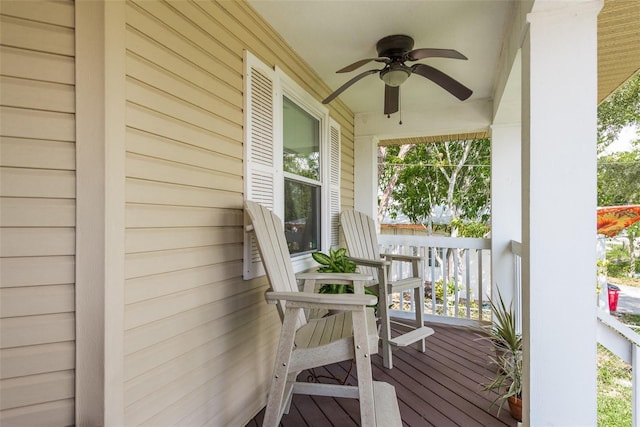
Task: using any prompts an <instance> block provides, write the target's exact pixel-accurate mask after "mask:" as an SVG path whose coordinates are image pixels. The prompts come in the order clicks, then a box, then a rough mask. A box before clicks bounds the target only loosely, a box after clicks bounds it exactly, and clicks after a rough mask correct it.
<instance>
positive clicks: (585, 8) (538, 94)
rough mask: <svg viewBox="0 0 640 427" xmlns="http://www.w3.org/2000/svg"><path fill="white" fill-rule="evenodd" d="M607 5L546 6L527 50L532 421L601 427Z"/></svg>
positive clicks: (525, 219) (526, 274)
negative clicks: (597, 293)
mask: <svg viewBox="0 0 640 427" xmlns="http://www.w3.org/2000/svg"><path fill="white" fill-rule="evenodd" d="M601 7H602V3H601V2H599V1H563V0H558V1H537V2H536V3H535V4H534V5H533V9H532V12H531V13H529V15H528V16H527V20H528V22H529V28H528V31H527V33H526V34H525V36H524V40H523V47H522V73H523V74H522V117H523V120H522V128H523V129H522V130H523V132H522V157H523V168H522V172H523V174H522V181H523V182H522V198H523V205H522V214H523V216H522V223H523V230H522V238H523V241H522V244H523V245H522V250H523V256H522V276H523V277H522V278H523V283H522V285H523V336H524V378H523V380H524V389H523V397H524V407H523V417H524V420H523V421H524V424H525V425H531V426H546V425H556V426H560V425H580V426H595V425H596V418H597V414H596V406H597V405H596V306H595V304H594V303H593V296H594V287H595V275H596V251H595V248H594V239H595V237H596V227H595V215H596V162H597V156H596V88H597V15H598V12H599V10H600V9H601ZM563 215H564V216H563ZM560 384H563V385H567V386H568V387H569V390H568V389H567V387H564V386H559V385H560Z"/></svg>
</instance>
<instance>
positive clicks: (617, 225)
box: [598, 205, 640, 237]
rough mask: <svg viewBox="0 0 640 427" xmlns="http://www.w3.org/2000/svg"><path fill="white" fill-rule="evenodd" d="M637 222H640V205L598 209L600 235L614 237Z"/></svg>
mask: <svg viewBox="0 0 640 427" xmlns="http://www.w3.org/2000/svg"><path fill="white" fill-rule="evenodd" d="M636 221H640V205H627V206H609V207H604V208H598V234H604V235H605V236H607V237H613V236H615V235H616V234H618V233H620V232H621V231H622V230H624V229H625V228H627V227H629V226H630V225H631V224H633V223H634V222H636Z"/></svg>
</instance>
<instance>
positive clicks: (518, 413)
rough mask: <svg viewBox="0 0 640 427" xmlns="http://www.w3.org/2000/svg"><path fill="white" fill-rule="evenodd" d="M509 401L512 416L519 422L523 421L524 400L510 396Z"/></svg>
mask: <svg viewBox="0 0 640 427" xmlns="http://www.w3.org/2000/svg"><path fill="white" fill-rule="evenodd" d="M507 401H508V402H509V411H511V416H512V417H513V418H515V419H516V420H518V421H522V399H519V398H517V397H515V396H510V397H509V398H508V399H507Z"/></svg>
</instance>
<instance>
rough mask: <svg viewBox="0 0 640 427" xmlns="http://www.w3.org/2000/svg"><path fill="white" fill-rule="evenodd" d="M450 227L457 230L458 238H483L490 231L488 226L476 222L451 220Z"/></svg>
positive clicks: (458, 219)
mask: <svg viewBox="0 0 640 427" xmlns="http://www.w3.org/2000/svg"><path fill="white" fill-rule="evenodd" d="M451 227H452V228H456V229H457V230H458V236H459V237H484V236H485V235H486V234H487V233H488V232H489V230H490V228H489V224H487V223H482V222H477V221H467V222H465V221H463V220H461V219H460V218H454V219H452V220H451Z"/></svg>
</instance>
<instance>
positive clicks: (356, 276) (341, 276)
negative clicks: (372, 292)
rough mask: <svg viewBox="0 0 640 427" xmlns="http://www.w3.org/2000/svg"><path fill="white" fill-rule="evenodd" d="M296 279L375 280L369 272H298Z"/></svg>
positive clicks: (323, 280)
mask: <svg viewBox="0 0 640 427" xmlns="http://www.w3.org/2000/svg"><path fill="white" fill-rule="evenodd" d="M296 279H299V280H316V281H322V282H325V281H327V280H331V281H336V280H338V281H345V282H355V281H358V280H362V281H365V282H366V281H369V280H373V276H371V275H369V274H360V273H298V274H296Z"/></svg>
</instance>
